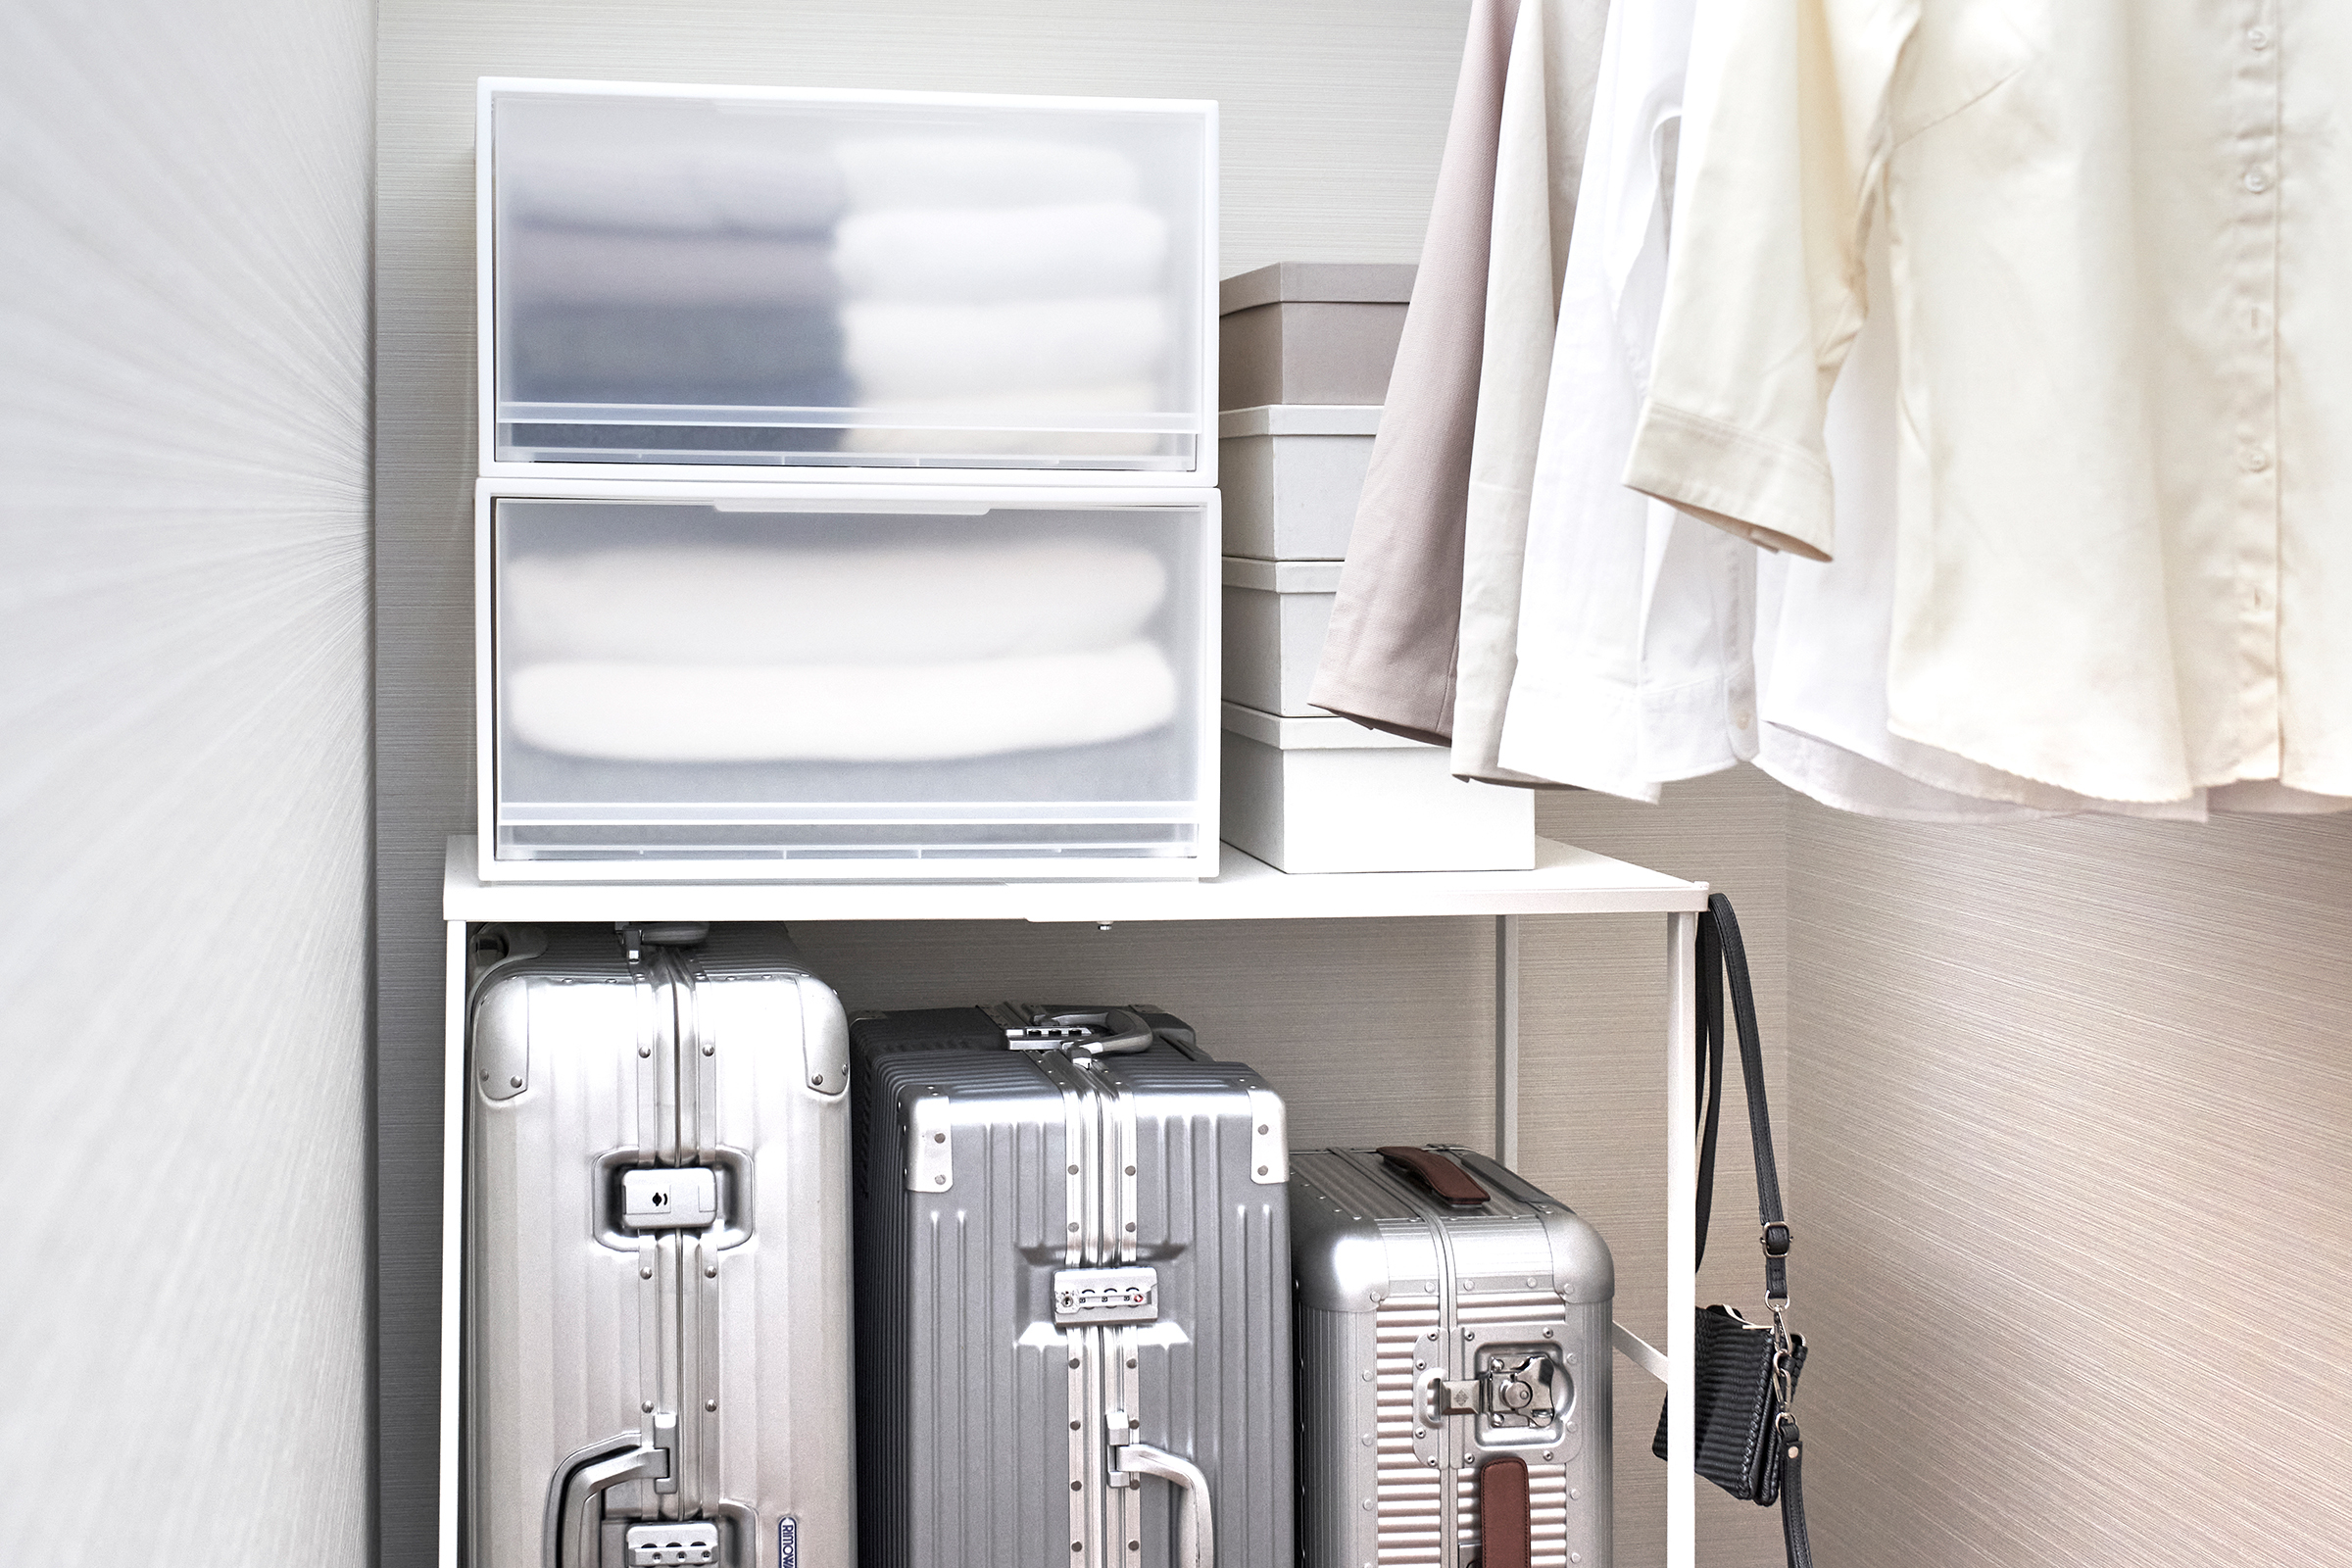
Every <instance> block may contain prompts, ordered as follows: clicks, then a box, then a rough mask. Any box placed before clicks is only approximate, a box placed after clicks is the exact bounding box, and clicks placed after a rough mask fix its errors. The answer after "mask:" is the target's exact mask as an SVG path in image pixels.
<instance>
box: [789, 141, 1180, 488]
mask: <svg viewBox="0 0 2352 1568" xmlns="http://www.w3.org/2000/svg"><path fill="white" fill-rule="evenodd" d="M836 152H837V156H838V158H839V160H840V164H841V168H842V172H843V183H844V187H845V190H846V193H847V200H848V209H849V210H848V213H847V216H845V217H844V218H843V219H842V221H841V222H840V223H839V225H838V226H837V227H836V229H835V232H834V267H835V270H836V272H837V274H838V275H839V277H840V279H841V285H842V291H843V296H844V304H843V307H842V315H841V321H842V331H843V337H844V361H845V363H846V365H847V367H848V369H849V372H850V375H851V378H852V379H853V381H855V383H856V384H857V387H858V397H859V401H860V402H861V403H863V404H865V405H867V406H869V407H873V408H876V409H880V410H884V411H887V412H888V413H890V414H891V415H892V416H894V422H893V424H891V425H889V426H882V427H873V426H868V427H862V428H858V429H853V430H851V431H849V432H847V434H846V436H845V439H844V442H843V445H844V448H845V449H846V450H850V451H859V452H898V453H920V452H925V451H929V450H932V449H934V448H942V447H945V448H950V449H953V450H955V451H957V452H964V453H988V454H997V455H1018V454H1024V453H1034V454H1037V455H1039V456H1041V457H1045V458H1049V459H1051V458H1066V457H1080V456H1103V455H1119V454H1133V453H1139V452H1149V451H1151V450H1152V448H1153V446H1154V444H1155V443H1156V440H1157V437H1155V436H1153V435H1151V434H1145V433H1137V432H1133V431H1122V430H1118V429H1115V428H1114V429H1110V430H1097V431H1084V430H1083V426H1084V425H1085V424H1087V423H1090V422H1092V423H1100V422H1109V423H1112V424H1114V425H1115V424H1116V423H1117V422H1118V421H1117V419H1116V416H1119V415H1128V414H1141V413H1148V412H1151V411H1152V410H1154V409H1156V408H1158V407H1160V406H1161V405H1162V404H1163V403H1164V402H1165V401H1166V397H1167V394H1166V392H1165V390H1164V384H1163V383H1164V372H1165V368H1166V364H1167V358H1168V353H1169V348H1170V332H1171V322H1170V320H1169V312H1168V305H1167V301H1166V298H1165V296H1164V293H1163V291H1162V289H1161V287H1160V284H1161V279H1162V275H1163V273H1164V271H1165V270H1166V266H1167V249H1168V232H1167V223H1166V221H1165V220H1163V219H1162V218H1161V217H1160V216H1159V214H1157V213H1155V212H1153V211H1152V209H1150V208H1149V207H1147V206H1144V205H1143V204H1142V203H1140V202H1139V201H1138V200H1137V195H1138V180H1137V174H1136V170H1135V166H1134V164H1133V163H1132V162H1131V161H1130V160H1129V159H1128V158H1127V157H1126V156H1125V155H1124V154H1121V153H1119V152H1117V151H1114V150H1111V149H1107V148H1100V147H1089V146H1084V145H1080V144H1076V143H1067V142H1053V141H1018V140H976V139H971V138H944V137H940V138H935V137H914V136H909V137H892V138H886V139H876V140H870V141H856V142H846V143H843V144H841V145H840V146H839V147H838V148H837V150H836ZM1073 422H1075V423H1077V424H1079V425H1080V426H1081V430H1079V431H1071V430H1068V429H1066V428H1064V426H1066V425H1068V424H1070V423H1073ZM948 432H953V433H952V434H950V433H948Z"/></svg>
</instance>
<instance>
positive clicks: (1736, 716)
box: [1732, 708, 1752, 729]
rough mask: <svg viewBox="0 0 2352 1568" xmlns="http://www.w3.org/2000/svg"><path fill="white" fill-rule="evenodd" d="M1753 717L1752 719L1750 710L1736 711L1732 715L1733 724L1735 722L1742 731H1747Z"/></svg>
mask: <svg viewBox="0 0 2352 1568" xmlns="http://www.w3.org/2000/svg"><path fill="white" fill-rule="evenodd" d="M1751 717H1752V715H1751V714H1749V712H1748V711H1747V710H1746V709H1744V708H1742V709H1739V710H1736V711H1734V712H1733V714H1732V722H1733V723H1734V724H1736V725H1738V726H1739V727H1740V728H1741V729H1745V728H1747V726H1748V723H1749V721H1750V719H1751Z"/></svg>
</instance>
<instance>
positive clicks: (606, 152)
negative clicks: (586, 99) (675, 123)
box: [494, 132, 842, 234]
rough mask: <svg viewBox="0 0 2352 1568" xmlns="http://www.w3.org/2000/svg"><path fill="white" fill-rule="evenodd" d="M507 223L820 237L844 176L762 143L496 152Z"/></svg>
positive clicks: (598, 141) (520, 147)
mask: <svg viewBox="0 0 2352 1568" xmlns="http://www.w3.org/2000/svg"><path fill="white" fill-rule="evenodd" d="M494 177H495V178H496V180H497V190H498V212H499V219H500V221H501V222H502V223H506V222H522V223H536V224H541V225H544V226H547V227H551V228H602V229H616V230H622V231H639V230H652V231H656V232H666V233H714V232H728V231H733V232H737V233H745V234H822V233H824V232H825V231H826V230H828V229H830V228H831V227H832V226H833V220H834V219H836V218H838V217H840V216H841V211H842V181H841V169H840V167H839V166H838V165H837V164H835V163H834V161H833V160H832V159H831V158H829V157H826V156H824V155H822V154H810V153H794V152H788V151H784V150H782V149H779V148H776V147H772V146H766V145H762V144H760V143H758V142H720V141H711V140H686V139H682V138H679V137H677V136H676V135H675V133H674V132H673V133H672V135H671V136H670V137H669V138H668V139H661V138H654V139H649V140H647V141H645V142H642V143H624V142H617V141H614V140H613V139H612V138H610V137H604V136H600V137H597V138H595V139H593V140H583V141H571V142H562V141H556V140H554V139H552V138H547V137H543V136H533V137H532V138H531V139H529V140H528V141H524V142H521V143H519V144H506V145H502V146H501V147H500V149H499V153H498V160H497V166H496V170H495V172H494Z"/></svg>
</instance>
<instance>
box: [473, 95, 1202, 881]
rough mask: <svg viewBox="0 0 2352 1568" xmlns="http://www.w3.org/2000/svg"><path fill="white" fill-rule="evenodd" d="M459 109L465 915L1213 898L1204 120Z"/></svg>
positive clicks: (547, 105)
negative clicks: (850, 889)
mask: <svg viewBox="0 0 2352 1568" xmlns="http://www.w3.org/2000/svg"><path fill="white" fill-rule="evenodd" d="M479 108H480V116H481V120H480V132H479V140H478V160H479V168H478V178H479V187H478V195H479V222H480V227H479V239H478V243H479V246H480V269H481V284H480V335H479V350H480V368H479V370H480V391H481V397H480V417H481V426H480V442H481V471H482V474H483V478H482V480H481V483H480V487H479V499H478V504H477V510H476V531H477V547H476V548H477V557H476V559H477V564H478V576H477V582H478V588H477V612H478V618H477V631H476V644H477V683H476V684H477V702H478V711H477V734H478V737H479V750H478V758H479V775H480V776H479V795H480V818H481V832H480V844H481V875H482V877H483V878H484V880H497V879H507V880H516V879H527V880H581V881H607V880H620V879H627V880H680V881H718V880H792V879H802V878H827V879H867V878H922V879H941V878H956V877H971V878H985V879H989V880H1002V879H1005V878H1017V877H1031V876H1034V877H1054V878H1060V877H1073V876H1096V877H1149V876H1178V877H1181V876H1205V875H1213V874H1214V873H1215V868H1216V844H1217V837H1218V832H1217V813H1216V786H1215V783H1214V778H1215V769H1216V740H1217V728H1216V726H1217V715H1216V711H1215V705H1216V690H1215V680H1214V673H1213V672H1214V667H1215V666H1214V663H1213V661H1214V659H1215V647H1216V615H1217V595H1216V585H1215V581H1214V572H1215V559H1216V552H1215V548H1214V541H1215V539H1216V537H1217V529H1218V514H1217V494H1216V490H1215V488H1214V486H1215V483H1216V452H1215V449H1214V447H1213V446H1212V444H1211V443H1210V441H1209V439H1208V435H1209V431H1208V427H1207V417H1208V389H1209V388H1210V387H1212V386H1213V385H1214V384H1215V374H1216V370H1215V366H1216V361H1215V352H1214V342H1213V339H1212V338H1211V336H1210V334H1209V330H1208V326H1209V322H1210V321H1211V319H1212V310H1211V304H1212V296H1211V293H1210V290H1211V288H1212V286H1213V279H1214V257H1215V247H1216V223H1215V181H1214V169H1215V109H1214V106H1213V105H1210V104H1203V103H1180V102H1161V101H1144V100H1138V101H1124V100H1098V99H1048V98H1005V97H984V96H977V95H967V94H910V93H881V92H842V91H833V92H828V91H815V90H803V89H760V88H735V87H670V86H652V85H645V84H637V83H600V82H562V81H525V80H503V79H486V80H484V81H483V82H482V83H481V88H480V103H479Z"/></svg>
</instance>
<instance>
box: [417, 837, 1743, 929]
mask: <svg viewBox="0 0 2352 1568" xmlns="http://www.w3.org/2000/svg"><path fill="white" fill-rule="evenodd" d="M1222 848H1223V851H1224V858H1223V860H1222V862H1221V863H1220V865H1219V868H1218V874H1217V876H1216V878H1215V879H1214V880H1212V881H1207V882H762V883H741V882H736V883H675V882H654V883H622V882H564V883H550V882H501V883H488V884H486V883H484V882H482V881H480V880H479V879H478V878H477V877H476V876H475V875H474V863H475V862H474V841H473V839H472V837H471V836H470V835H466V834H461V835H458V836H456V837H453V838H452V839H451V840H450V841H449V858H448V861H447V870H446V872H445V873H444V876H443V879H442V884H441V910H442V917H443V918H444V919H448V920H507V921H533V922H542V923H545V922H557V921H566V920H576V921H607V920H1032V921H1094V922H1097V923H1103V922H1115V921H1120V920H1336V919H1349V918H1361V917H1365V916H1374V915H1388V916H1396V915H1495V914H1662V913H1667V912H1671V911H1674V910H1696V909H1703V908H1705V907H1706V906H1707V884H1705V883H1704V882H1685V881H1683V880H1681V879H1680V878H1677V877H1671V876H1667V875H1665V874H1663V873H1662V872H1657V871H1647V870H1644V869H1642V867H1641V866H1638V865H1630V864H1628V863H1627V862H1625V861H1623V860H1612V859H1610V858H1608V857H1607V856H1605V855H1594V854H1593V853H1592V852H1591V851H1589V850H1580V849H1577V848H1575V847H1573V846H1571V845H1566V844H1558V843H1554V842H1553V841H1552V840H1550V839H1542V838H1540V839H1538V840H1536V868H1535V869H1534V870H1532V871H1364V872H1343V873H1333V874H1329V875H1322V876H1292V875H1289V874H1287V873H1285V872H1281V871H1277V870H1275V869H1274V868H1273V867H1272V866H1270V865H1268V864H1266V863H1265V862H1264V861H1263V860H1259V859H1256V858H1252V857H1250V856H1248V855H1245V854H1243V853H1242V852H1241V851H1240V850H1237V849H1235V848H1234V847H1233V846H1232V845H1230V844H1228V845H1225V846H1223V847H1222Z"/></svg>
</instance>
